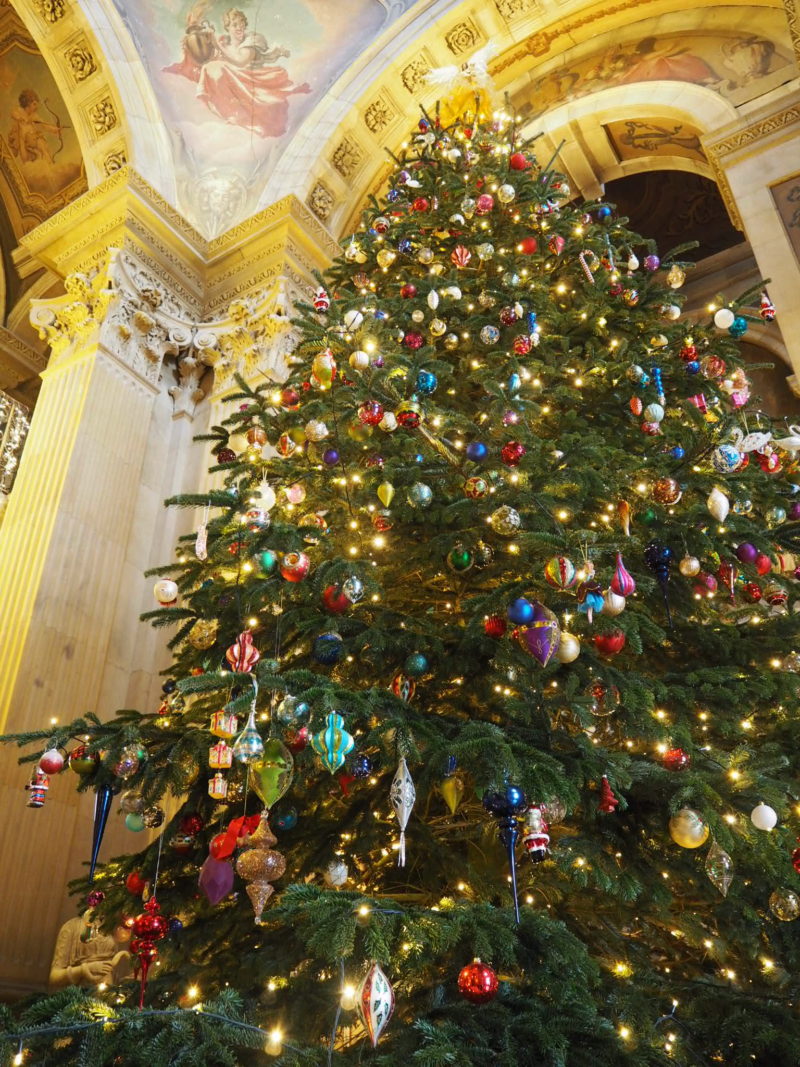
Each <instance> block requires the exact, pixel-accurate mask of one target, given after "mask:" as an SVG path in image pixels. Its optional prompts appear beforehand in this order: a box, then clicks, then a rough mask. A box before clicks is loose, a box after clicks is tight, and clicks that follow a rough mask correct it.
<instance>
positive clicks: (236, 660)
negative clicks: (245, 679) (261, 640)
mask: <svg viewBox="0 0 800 1067" xmlns="http://www.w3.org/2000/svg"><path fill="white" fill-rule="evenodd" d="M225 659H226V660H227V661H228V663H229V664H230V668H231V670H232V671H237V672H242V673H245V674H249V673H250V671H252V670H253V668H254V667H255V665H256V664H257V663H258V661H259V659H261V653H260V652H259V651H258V649H257V648H256V647H255V645H254V644H253V635H252V634H251V633H250V631H249V630H245V631H244V632H243V633H240V634H239V636H238V638H237V639H236V641H234V643H233V644H232V645H231V647H230V648H229V649H228V650H227V651H226V653H225Z"/></svg>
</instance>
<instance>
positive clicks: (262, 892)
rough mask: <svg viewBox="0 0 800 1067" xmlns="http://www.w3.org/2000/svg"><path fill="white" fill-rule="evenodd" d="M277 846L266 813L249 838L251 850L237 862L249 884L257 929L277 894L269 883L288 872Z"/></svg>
mask: <svg viewBox="0 0 800 1067" xmlns="http://www.w3.org/2000/svg"><path fill="white" fill-rule="evenodd" d="M275 844H277V839H276V838H275V835H274V834H273V833H272V830H270V826H269V822H268V820H267V813H266V811H265V812H264V814H263V815H262V816H261V821H260V822H259V824H258V828H257V829H256V831H255V833H253V834H251V836H250V838H249V841H248V846H249V847H248V848H247V849H246V850H245V851H244V852H242V853H241V854H240V856H239V858H238V859H237V861H236V871H237V873H238V874H239V875H240V877H242V878H243V879H244V880H245V881H246V882H247V883H248V885H247V895H248V897H249V898H250V903H251V904H252V905H253V912H254V914H255V923H256V926H260V925H261V923H262V915H263V914H264V908H265V907H266V904H267V901H268V900H269V898H270V897H271V896H272V894H273V893H274V891H275V890H274V887H273V886H272V885H271V884H270V883H271V882H274V881H275V879H276V878H280V877H281V875H282V874H283V873H284V871H285V870H286V860H285V858H284V857H283V856H282V855H281V853H280V852H276V851H275V850H274V849H273V847H272V846H273V845H275Z"/></svg>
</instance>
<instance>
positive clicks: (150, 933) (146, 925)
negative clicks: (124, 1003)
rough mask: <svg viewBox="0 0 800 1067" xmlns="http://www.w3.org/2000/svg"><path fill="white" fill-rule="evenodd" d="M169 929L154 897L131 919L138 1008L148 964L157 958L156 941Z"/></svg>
mask: <svg viewBox="0 0 800 1067" xmlns="http://www.w3.org/2000/svg"><path fill="white" fill-rule="evenodd" d="M168 930H169V922H168V920H167V918H166V916H164V915H162V914H161V908H160V906H159V903H158V901H157V900H156V898H155V897H151V898H150V899H149V900H148V901H147V903H146V904H145V906H144V911H143V912H142V913H141V914H140V915H137V916H136V918H135V919H134V921H133V938H132V940H131V953H132V954H133V955H134V956H135V957H136V958H137V960H138V961H139V970H140V973H141V984H140V986H139V1009H140V1010H141V1009H142V1008H143V1007H144V994H145V990H146V988H147V974H148V971H149V969H150V964H151V963H153V961H154V960H156V959H157V958H158V948H157V947H156V942H157V941H162V940H163V939H164V938H165V937H166V936H167V932H168Z"/></svg>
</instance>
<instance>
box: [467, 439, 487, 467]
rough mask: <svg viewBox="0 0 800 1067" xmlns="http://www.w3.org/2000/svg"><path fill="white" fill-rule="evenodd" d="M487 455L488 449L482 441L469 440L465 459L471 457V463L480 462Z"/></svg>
mask: <svg viewBox="0 0 800 1067" xmlns="http://www.w3.org/2000/svg"><path fill="white" fill-rule="evenodd" d="M488 455H489V449H488V448H487V447H486V445H485V444H484V443H483V441H470V443H469V444H468V445H467V448H466V456H467V459H471V460H472V462H473V463H480V461H481V460H482V459H486V457H487V456H488Z"/></svg>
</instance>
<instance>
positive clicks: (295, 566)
mask: <svg viewBox="0 0 800 1067" xmlns="http://www.w3.org/2000/svg"><path fill="white" fill-rule="evenodd" d="M310 569H311V560H310V559H309V557H308V556H307V555H306V553H305V552H287V553H286V555H285V556H284V557H283V559H282V560H281V563H280V572H281V576H282V577H283V578H284V579H285V580H286V581H287V582H302V580H303V579H304V578H305V577H306V575H307V574H308V572H309V570H310Z"/></svg>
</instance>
